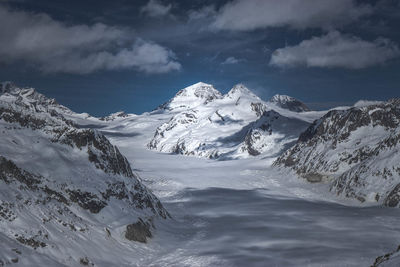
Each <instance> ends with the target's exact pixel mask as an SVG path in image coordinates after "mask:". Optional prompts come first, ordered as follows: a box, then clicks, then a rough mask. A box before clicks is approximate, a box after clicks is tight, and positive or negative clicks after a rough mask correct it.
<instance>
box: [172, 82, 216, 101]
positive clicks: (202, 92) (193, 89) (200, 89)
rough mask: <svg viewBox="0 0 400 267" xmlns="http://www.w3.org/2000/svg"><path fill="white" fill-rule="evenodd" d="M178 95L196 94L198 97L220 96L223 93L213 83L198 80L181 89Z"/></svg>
mask: <svg viewBox="0 0 400 267" xmlns="http://www.w3.org/2000/svg"><path fill="white" fill-rule="evenodd" d="M176 96H194V97H197V98H206V99H209V98H212V99H214V98H219V97H220V96H222V95H221V93H220V92H219V91H218V90H217V89H215V88H214V86H213V85H211V84H207V83H203V82H198V83H195V84H193V85H190V86H188V87H186V88H184V89H182V90H180V91H179V92H178V93H177V94H176Z"/></svg>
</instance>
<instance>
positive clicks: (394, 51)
mask: <svg viewBox="0 0 400 267" xmlns="http://www.w3.org/2000/svg"><path fill="white" fill-rule="evenodd" d="M399 55H400V51H399V47H398V46H397V45H396V44H395V43H393V42H392V41H390V40H389V39H386V38H382V37H380V38H378V39H376V40H375V41H371V42H370V41H365V40H362V39H360V38H358V37H355V36H351V35H345V34H341V33H340V32H338V31H331V32H329V33H328V34H326V35H324V36H321V37H313V38H311V39H310V40H304V41H302V42H301V43H300V44H298V45H296V46H287V47H284V48H280V49H277V50H275V51H274V52H273V53H272V56H271V60H270V65H274V66H278V67H294V66H307V67H321V68H323V67H341V68H349V69H362V68H366V67H370V66H373V65H378V64H383V63H385V62H386V61H388V60H390V59H393V58H395V57H398V56H399Z"/></svg>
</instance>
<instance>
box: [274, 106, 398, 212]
mask: <svg viewBox="0 0 400 267" xmlns="http://www.w3.org/2000/svg"><path fill="white" fill-rule="evenodd" d="M399 149H400V100H398V99H393V100H390V101H388V102H383V103H377V104H374V103H373V104H371V105H359V106H357V107H353V108H350V109H348V110H332V111H330V112H328V113H327V114H326V115H325V116H323V117H322V118H321V119H319V120H316V121H315V122H314V123H313V124H312V125H311V126H310V127H309V128H308V129H307V130H306V131H305V132H304V133H302V134H301V135H300V137H299V139H298V142H297V144H296V145H295V146H293V147H292V148H291V149H289V150H288V151H286V152H285V153H284V154H283V155H282V156H281V157H279V158H278V159H277V161H276V162H275V165H277V166H286V167H289V168H291V169H293V170H295V171H296V172H297V173H298V174H299V175H300V176H302V177H304V178H306V179H307V180H309V181H312V182H318V181H323V180H328V181H331V182H332V185H331V190H332V191H334V192H336V193H337V194H338V195H343V196H345V197H351V198H356V199H358V200H360V201H361V202H364V201H373V202H378V203H383V204H384V205H386V206H390V207H397V206H399V202H400V168H399V160H400V155H399Z"/></svg>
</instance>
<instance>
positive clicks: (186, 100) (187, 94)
mask: <svg viewBox="0 0 400 267" xmlns="http://www.w3.org/2000/svg"><path fill="white" fill-rule="evenodd" d="M220 98H222V94H221V93H220V92H219V91H218V90H217V89H215V88H214V86H213V85H211V84H207V83H203V82H198V83H195V84H192V85H190V86H188V87H186V88H183V89H182V90H180V91H179V92H178V93H176V95H175V96H174V97H173V98H171V99H170V100H169V101H168V102H166V103H164V104H162V105H161V106H159V107H158V108H157V109H165V110H175V109H188V108H193V107H195V106H198V105H202V104H207V103H209V102H211V101H213V100H214V99H220Z"/></svg>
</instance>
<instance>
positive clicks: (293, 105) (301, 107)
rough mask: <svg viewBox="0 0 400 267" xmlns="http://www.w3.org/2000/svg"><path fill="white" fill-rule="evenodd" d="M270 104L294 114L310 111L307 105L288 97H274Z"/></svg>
mask: <svg viewBox="0 0 400 267" xmlns="http://www.w3.org/2000/svg"><path fill="white" fill-rule="evenodd" d="M268 102H269V103H272V104H275V105H277V106H279V107H281V108H285V109H288V110H291V111H294V112H304V111H310V109H309V108H308V107H307V106H306V104H304V103H303V102H301V101H300V100H297V99H296V98H293V97H291V96H287V95H274V96H273V97H272V98H271V99H270V100H269V101H268Z"/></svg>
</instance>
